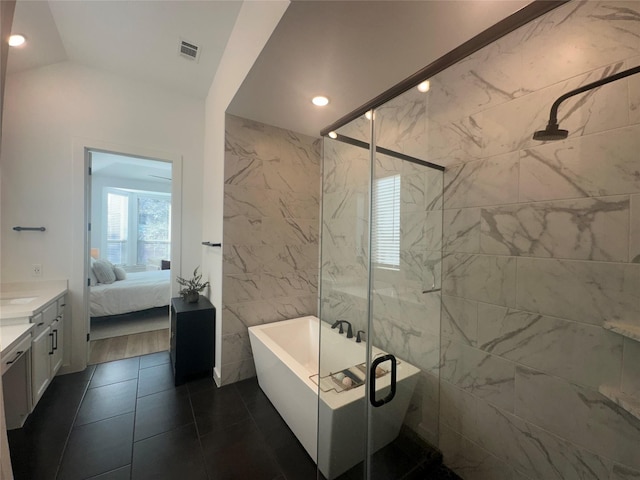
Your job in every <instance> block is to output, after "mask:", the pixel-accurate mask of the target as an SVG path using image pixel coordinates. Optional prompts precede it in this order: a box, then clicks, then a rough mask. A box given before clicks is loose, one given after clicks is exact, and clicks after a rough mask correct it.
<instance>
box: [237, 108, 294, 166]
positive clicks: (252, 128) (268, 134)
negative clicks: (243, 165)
mask: <svg viewBox="0 0 640 480" xmlns="http://www.w3.org/2000/svg"><path fill="white" fill-rule="evenodd" d="M225 122H226V124H225V152H226V154H231V155H234V156H236V157H239V158H243V159H259V160H270V159H274V158H278V157H279V156H280V154H281V150H282V149H281V146H280V145H279V144H278V142H276V141H274V138H277V136H278V135H279V134H281V132H282V130H281V129H277V128H276V127H271V126H269V125H265V124H263V123H259V122H255V121H253V120H248V119H245V118H241V117H236V116H234V115H226V117H225Z"/></svg>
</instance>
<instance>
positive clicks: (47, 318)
mask: <svg viewBox="0 0 640 480" xmlns="http://www.w3.org/2000/svg"><path fill="white" fill-rule="evenodd" d="M57 316H58V304H57V303H56V302H52V303H50V304H49V305H47V306H46V307H45V309H44V310H42V321H44V324H45V325H51V322H53V321H54V320H55V319H56V317H57Z"/></svg>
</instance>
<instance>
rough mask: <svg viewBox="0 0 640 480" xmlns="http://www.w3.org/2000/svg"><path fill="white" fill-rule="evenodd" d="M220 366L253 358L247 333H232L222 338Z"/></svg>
mask: <svg viewBox="0 0 640 480" xmlns="http://www.w3.org/2000/svg"><path fill="white" fill-rule="evenodd" d="M221 345H222V365H225V364H228V363H235V362H239V361H241V360H246V359H250V358H253V354H252V351H251V343H250V342H249V333H248V332H246V331H245V332H241V333H232V334H227V335H223V336H222V343H221Z"/></svg>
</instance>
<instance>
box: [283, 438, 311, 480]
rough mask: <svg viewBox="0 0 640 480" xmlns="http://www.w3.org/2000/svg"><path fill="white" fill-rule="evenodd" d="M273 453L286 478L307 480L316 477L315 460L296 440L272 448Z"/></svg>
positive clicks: (288, 479)
mask: <svg viewBox="0 0 640 480" xmlns="http://www.w3.org/2000/svg"><path fill="white" fill-rule="evenodd" d="M274 454H275V458H276V461H277V462H278V466H279V467H280V470H282V471H283V472H284V475H285V477H286V478H287V480H307V479H310V478H311V479H313V478H315V477H316V470H317V469H316V464H315V462H314V461H313V459H312V458H311V457H310V456H309V454H308V453H307V451H306V450H305V449H304V447H303V446H302V444H300V442H298V441H297V440H295V441H294V442H290V443H289V444H287V445H284V446H282V447H279V448H276V449H274Z"/></svg>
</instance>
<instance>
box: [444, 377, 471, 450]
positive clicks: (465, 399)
mask: <svg viewBox="0 0 640 480" xmlns="http://www.w3.org/2000/svg"><path fill="white" fill-rule="evenodd" d="M440 421H441V422H442V423H443V424H444V425H446V426H447V427H449V428H452V429H453V430H454V431H456V432H458V434H460V435H463V436H465V437H466V438H468V439H471V440H476V441H477V439H478V438H479V436H478V425H477V423H478V407H477V399H476V397H474V396H473V395H472V394H471V393H469V392H467V391H465V390H463V389H461V388H458V387H457V386H455V385H453V384H451V383H449V382H447V381H444V380H443V381H442V382H440Z"/></svg>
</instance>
